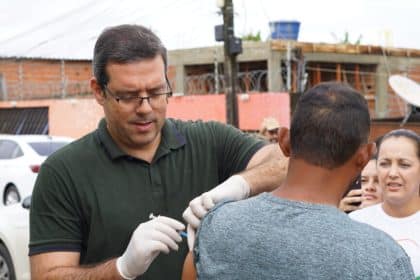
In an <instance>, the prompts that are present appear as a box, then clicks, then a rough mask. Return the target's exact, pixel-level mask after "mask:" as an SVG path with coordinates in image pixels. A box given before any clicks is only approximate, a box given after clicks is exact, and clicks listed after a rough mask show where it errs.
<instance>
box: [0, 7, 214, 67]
mask: <svg viewBox="0 0 420 280" xmlns="http://www.w3.org/2000/svg"><path fill="white" fill-rule="evenodd" d="M74 1H76V2H77V3H78V4H75V6H74V7H73V9H72V10H67V11H66V10H62V11H61V13H58V14H57V13H55V14H48V11H43V15H42V16H41V14H40V13H41V12H40V11H39V10H38V12H34V15H26V14H24V12H23V11H22V9H14V10H18V11H15V13H16V14H14V15H7V14H6V16H9V18H10V20H9V21H6V19H4V18H3V19H0V57H3V58H41V59H67V60H90V59H92V56H93V48H94V44H95V42H96V39H97V37H98V35H99V34H100V33H101V32H102V30H103V29H105V28H106V27H108V26H114V25H119V24H141V25H144V26H146V27H151V28H152V29H153V30H154V31H155V33H156V34H157V35H158V36H159V37H160V38H161V39H162V41H163V42H164V44H165V45H166V46H167V47H168V49H173V48H176V45H179V44H180V43H183V42H189V43H190V45H191V43H193V44H194V45H197V44H198V45H200V44H201V45H206V43H204V42H203V40H202V39H201V43H200V39H194V36H195V37H196V38H198V37H200V36H198V35H197V33H199V34H201V33H203V32H205V34H208V37H210V38H206V37H204V38H205V41H206V42H208V41H209V40H208V39H210V42H211V41H212V40H213V28H214V25H215V24H213V23H212V22H210V24H208V22H206V23H205V24H206V26H205V27H204V28H202V29H201V30H200V28H197V26H191V22H196V23H199V22H200V17H201V18H203V14H204V13H207V14H208V13H212V12H213V11H214V14H216V13H215V11H216V10H217V7H216V5H215V4H214V2H212V1H203V3H201V1H195V0H190V1H177V0H160V1H146V0H91V1H89V2H86V1H82V0H74ZM13 2H21V3H25V2H26V3H28V5H32V6H31V7H27V8H29V9H35V8H38V9H39V8H40V7H38V6H39V5H43V6H44V7H47V6H48V5H49V4H55V5H57V4H56V3H55V1H54V3H53V1H48V0H40V1H32V2H30V1H25V0H14V1H13ZM38 2H41V3H38ZM58 2H61V1H58ZM199 2H200V3H199ZM11 5H12V4H11V3H9V6H11ZM37 5H38V6H37ZM186 8H188V9H189V10H190V12H191V13H190V18H189V19H185V18H182V19H179V18H178V14H181V12H182V11H183V10H185V9H186ZM45 9H47V8H45ZM5 10H7V6H6V7H2V11H3V12H4V11H5ZM11 10H12V9H11ZM3 12H2V13H3ZM183 12H184V13H188V11H183ZM25 16H26V17H25ZM2 17H3V15H2ZM215 18H216V19H217V16H216V17H215ZM11 20H13V22H14V23H15V25H16V31H14V33H10V32H9V31H10V30H11V29H15V26H14V25H12V24H11ZM201 22H202V21H201ZM6 24H8V26H9V28H8V29H5V25H6ZM168 24H170V25H171V26H170V27H168ZM18 27H19V28H18ZM185 28H189V30H185ZM193 28H194V29H195V30H194V31H193V32H192V30H190V29H193ZM6 31H7V32H8V33H10V34H9V36H5V35H4V33H7V32H6ZM161 31H162V32H161ZM201 35H202V34H201ZM201 37H202V36H201ZM166 41H170V43H171V44H168V43H167V42H166ZM207 44H208V43H207ZM187 45H188V44H187Z"/></svg>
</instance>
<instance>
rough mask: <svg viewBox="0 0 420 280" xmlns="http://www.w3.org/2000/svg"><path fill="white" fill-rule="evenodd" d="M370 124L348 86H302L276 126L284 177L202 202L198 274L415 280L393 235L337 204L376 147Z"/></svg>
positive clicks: (363, 105)
mask: <svg viewBox="0 0 420 280" xmlns="http://www.w3.org/2000/svg"><path fill="white" fill-rule="evenodd" d="M369 130H370V119H369V112H368V106H367V103H366V101H365V100H364V98H363V96H362V95H361V94H359V93H358V92H356V91H355V90H353V89H352V88H350V87H349V86H346V85H343V84H340V83H335V82H330V83H322V84H319V85H317V86H315V87H314V88H312V89H310V90H309V91H308V92H306V94H304V95H303V96H302V97H301V99H300V100H299V102H298V105H297V108H296V111H295V113H294V115H293V118H292V122H291V127H290V131H289V130H288V129H286V128H282V129H281V130H280V133H279V145H280V147H281V149H282V151H283V152H284V154H285V155H287V156H289V157H290V161H289V168H288V174H287V177H286V180H285V181H284V183H283V184H282V185H281V186H280V187H278V188H277V189H276V190H275V191H274V192H272V193H263V194H261V195H259V196H256V197H253V198H250V199H248V200H244V201H239V202H231V203H226V202H225V203H221V204H219V205H217V206H215V207H214V208H213V209H212V210H210V212H209V213H208V214H207V215H206V216H205V218H204V219H203V221H202V223H201V226H200V228H199V230H198V235H197V239H196V240H195V247H194V261H195V264H196V268H197V275H198V277H199V279H393V280H396V279H404V280H405V279H414V274H413V271H412V268H411V265H410V260H409V258H408V256H407V254H406V253H405V252H404V250H403V249H402V248H401V247H400V246H398V244H396V243H395V242H394V241H393V240H392V238H390V237H389V236H388V235H386V234H384V233H383V232H381V231H379V230H376V229H374V228H372V227H370V226H367V225H364V224H361V223H358V222H355V221H352V220H351V219H350V218H349V217H347V215H346V214H345V213H343V212H341V211H340V210H339V209H338V208H337V205H338V204H339V201H340V198H341V197H342V196H343V194H344V193H345V191H346V188H347V186H348V185H349V183H350V182H352V181H353V180H354V179H355V177H356V176H357V175H358V174H359V173H360V172H361V170H362V169H363V167H364V166H365V164H366V163H367V162H368V161H369V159H370V158H371V155H372V154H373V153H374V152H375V144H374V143H367V139H368V135H369Z"/></svg>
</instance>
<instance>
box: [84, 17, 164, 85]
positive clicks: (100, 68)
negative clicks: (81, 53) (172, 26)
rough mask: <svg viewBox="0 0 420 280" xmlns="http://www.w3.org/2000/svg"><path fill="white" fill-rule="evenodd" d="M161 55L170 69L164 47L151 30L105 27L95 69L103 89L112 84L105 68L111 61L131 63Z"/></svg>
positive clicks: (93, 61)
mask: <svg viewBox="0 0 420 280" xmlns="http://www.w3.org/2000/svg"><path fill="white" fill-rule="evenodd" d="M157 55H161V56H162V59H163V63H164V65H165V76H166V69H167V51H166V48H165V46H164V45H163V44H162V42H161V41H160V39H159V37H157V36H156V34H154V33H153V32H152V31H151V30H150V29H148V28H146V27H144V26H141V25H130V24H124V25H118V26H113V27H109V28H106V29H105V30H104V31H102V33H101V34H100V35H99V38H98V40H97V41H96V44H95V48H94V52H93V60H92V68H93V74H94V76H95V78H96V80H97V81H98V84H99V85H100V87H101V88H102V89H103V88H104V87H105V85H106V84H107V83H108V81H109V77H108V74H107V73H106V66H107V64H108V63H109V62H115V63H129V62H135V61H140V60H142V59H149V58H154V57H156V56H157Z"/></svg>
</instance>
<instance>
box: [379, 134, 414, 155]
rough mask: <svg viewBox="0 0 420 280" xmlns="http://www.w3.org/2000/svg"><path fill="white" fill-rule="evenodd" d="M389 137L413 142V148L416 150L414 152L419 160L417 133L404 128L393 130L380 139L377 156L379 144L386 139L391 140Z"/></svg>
mask: <svg viewBox="0 0 420 280" xmlns="http://www.w3.org/2000/svg"><path fill="white" fill-rule="evenodd" d="M391 137H397V138H398V137H405V138H407V139H409V140H411V141H413V144H414V146H415V148H416V149H417V151H416V152H417V157H418V158H419V159H420V136H419V135H418V134H417V133H415V132H414V131H412V130H409V129H404V128H401V129H395V130H392V131H390V132H388V133H387V134H385V135H384V136H383V137H382V139H381V142H380V144H379V147H378V154H379V150H380V149H381V144H382V143H383V142H384V141H385V140H386V139H388V138H391Z"/></svg>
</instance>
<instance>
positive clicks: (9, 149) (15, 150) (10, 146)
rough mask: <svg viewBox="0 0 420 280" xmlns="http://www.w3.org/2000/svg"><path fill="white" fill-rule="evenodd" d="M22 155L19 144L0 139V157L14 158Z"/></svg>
mask: <svg viewBox="0 0 420 280" xmlns="http://www.w3.org/2000/svg"><path fill="white" fill-rule="evenodd" d="M22 155H23V152H22V150H21V148H20V147H19V145H18V144H17V143H16V142H14V141H11V140H0V159H14V158H17V157H20V156H22Z"/></svg>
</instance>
